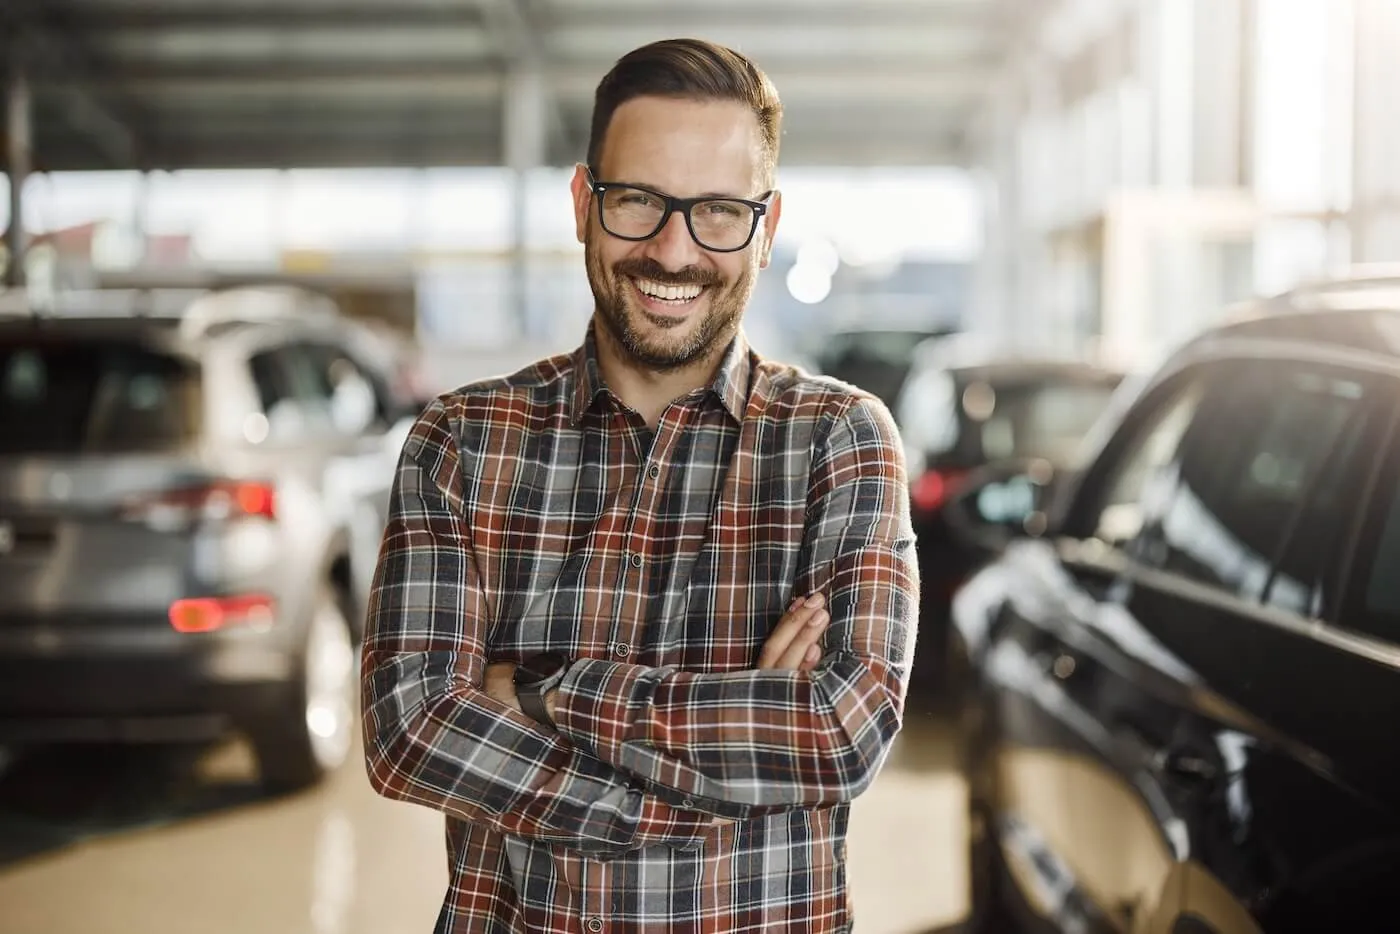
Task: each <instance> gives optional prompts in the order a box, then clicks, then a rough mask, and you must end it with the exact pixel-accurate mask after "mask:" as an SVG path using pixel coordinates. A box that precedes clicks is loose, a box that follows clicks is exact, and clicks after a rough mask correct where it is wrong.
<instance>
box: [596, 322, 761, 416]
mask: <svg viewBox="0 0 1400 934" xmlns="http://www.w3.org/2000/svg"><path fill="white" fill-rule="evenodd" d="M595 327H596V325H594V324H592V323H590V324H589V326H588V332H587V334H586V335H585V336H584V339H583V345H582V346H581V347H579V349H578V350H576V351H574V373H575V374H576V376H575V384H574V397H573V404H572V408H571V411H570V413H569V415H570V422H571V424H573V425H574V426H577V425H578V424H579V422H580V421H581V420H582V419H583V417H584V415H586V414H587V413H588V410H589V409H591V408H593V406H594V405H596V404H597V402H598V398H599V396H602V395H604V394H606V393H608V387H607V384H606V383H604V382H603V373H602V370H601V369H600V368H599V366H598V342H597V338H596V336H595V334H594V328H595ZM752 373H753V360H752V359H751V356H750V353H749V342H748V338H747V337H745V336H744V332H743V331H742V330H740V331H739V333H738V334H737V335H736V336H735V338H734V340H733V341H731V342H730V344H729V348H728V349H727V350H726V351H725V353H724V359H723V361H721V363H720V366H719V370H718V371H717V372H716V373H715V378H714V381H713V382H711V383H710V388H709V391H710V392H711V393H713V394H714V395H715V397H716V398H718V399H719V401H720V404H721V405H723V406H724V409H725V411H726V412H728V413H729V416H730V418H733V419H734V421H735V422H742V421H743V420H744V409H745V407H746V406H747V404H748V396H749V379H750V377H751V376H752Z"/></svg>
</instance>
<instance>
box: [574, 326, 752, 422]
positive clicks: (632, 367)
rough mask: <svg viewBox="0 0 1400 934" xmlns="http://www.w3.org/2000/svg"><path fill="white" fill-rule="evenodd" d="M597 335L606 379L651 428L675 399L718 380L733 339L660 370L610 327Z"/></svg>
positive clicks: (603, 375)
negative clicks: (630, 351)
mask: <svg viewBox="0 0 1400 934" xmlns="http://www.w3.org/2000/svg"><path fill="white" fill-rule="evenodd" d="M595 334H596V338H597V344H598V369H599V370H600V372H601V373H602V377H603V381H604V382H605V383H607V386H608V388H609V389H610V390H612V392H613V393H614V394H615V395H616V396H617V397H618V398H619V399H621V400H622V403H623V404H624V405H626V406H627V407H628V408H630V409H632V410H634V411H636V412H637V413H638V414H640V415H641V416H642V417H643V418H644V419H646V423H647V425H648V426H650V427H651V428H655V427H656V426H657V425H658V424H660V422H661V413H663V412H665V411H666V407H667V406H669V405H670V404H671V403H672V402H674V401H676V400H677V399H679V398H681V397H682V396H686V395H689V394H690V393H692V392H694V391H695V390H697V389H703V388H704V387H706V386H709V385H710V384H711V383H712V382H714V379H715V374H716V373H717V372H719V367H720V363H721V362H722V361H723V360H724V352H725V350H727V349H728V345H729V341H720V342H717V346H716V347H715V349H714V350H711V351H708V352H706V353H705V354H703V355H702V356H700V357H699V358H697V359H695V360H693V361H691V362H690V363H687V364H686V365H685V366H681V367H676V368H675V369H667V370H656V369H653V368H651V367H648V366H646V365H644V364H641V363H638V362H637V361H636V360H634V359H633V358H632V357H631V356H630V355H629V354H628V352H627V349H626V348H625V347H623V346H622V345H621V344H620V343H618V341H617V339H616V338H615V337H613V335H612V333H611V332H610V331H609V330H608V329H607V328H606V327H598V328H596V329H595Z"/></svg>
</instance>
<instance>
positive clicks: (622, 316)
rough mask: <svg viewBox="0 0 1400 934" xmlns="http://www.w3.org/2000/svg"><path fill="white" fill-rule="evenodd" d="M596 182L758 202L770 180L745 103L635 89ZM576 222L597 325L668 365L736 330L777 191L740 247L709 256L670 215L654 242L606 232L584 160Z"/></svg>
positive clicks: (700, 353) (763, 262)
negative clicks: (744, 245)
mask: <svg viewBox="0 0 1400 934" xmlns="http://www.w3.org/2000/svg"><path fill="white" fill-rule="evenodd" d="M594 170H595V171H596V172H597V179H596V180H597V181H606V182H614V183H621V184H629V185H639V186H641V187H644V188H650V189H654V190H656V191H659V192H664V193H665V194H668V195H672V196H675V197H679V198H694V197H698V196H701V195H705V196H716V197H731V198H744V199H749V200H753V199H756V198H757V196H758V195H760V194H762V193H763V192H764V191H765V190H767V188H768V187H769V185H770V183H769V180H768V177H767V172H766V168H765V163H764V149H763V137H762V133H761V131H760V129H759V126H758V120H757V118H756V117H754V115H753V113H752V111H750V110H749V108H748V107H746V106H745V105H743V104H740V103H736V102H731V101H703V102H702V101H690V100H676V99H672V98H659V97H640V98H634V99H633V100H630V101H628V102H627V103H625V104H623V105H622V106H621V107H619V108H618V109H617V111H616V112H615V113H614V114H613V119H612V123H611V125H610V126H609V127H608V132H607V136H606V137H605V139H604V141H603V146H602V151H601V154H600V157H599V159H598V165H596V166H594ZM573 194H574V211H575V220H576V222H577V226H578V237H579V240H580V241H581V242H582V243H583V244H584V254H585V258H586V264H587V268H588V282H589V285H590V286H591V287H592V289H593V298H594V301H595V303H596V307H597V311H598V317H599V321H600V323H601V325H602V326H603V327H604V328H606V329H607V331H608V332H609V335H610V336H611V337H612V338H613V339H614V341H615V343H616V344H618V345H619V346H620V347H621V349H622V350H623V352H624V353H626V354H627V355H628V356H629V357H630V358H631V360H632V362H633V363H634V364H636V365H638V366H641V367H644V368H646V369H649V370H653V371H662V372H664V371H667V370H674V369H678V368H681V367H684V366H686V365H687V364H690V363H693V362H696V361H701V360H705V359H708V358H710V357H712V356H716V355H718V354H719V352H720V351H722V350H723V348H724V347H725V346H726V345H728V343H729V341H730V340H731V339H732V338H733V336H734V333H735V331H736V330H737V329H738V326H739V321H740V318H741V317H742V316H743V312H744V308H745V307H746V306H747V305H748V301H749V296H750V295H751V294H752V293H753V286H754V281H755V280H756V279H757V276H758V270H759V269H761V268H763V267H764V266H767V265H768V260H769V254H770V251H771V249H772V242H773V232H774V230H775V229H776V227H777V222H778V215H779V204H778V198H777V196H774V198H773V199H772V201H771V202H770V208H769V211H768V213H767V214H766V215H765V216H764V217H763V218H761V219H760V223H759V228H758V231H757V233H756V234H755V236H754V238H753V241H752V242H751V243H750V244H749V245H748V247H747V248H745V249H743V250H740V251H738V252H735V253H715V252H712V251H710V250H706V249H705V248H703V247H701V246H700V245H699V244H697V243H696V242H695V240H694V239H693V238H692V237H691V235H690V231H689V229H688V228H687V227H686V222H685V217H684V216H683V215H682V214H680V213H676V214H673V215H671V216H670V217H669V218H668V219H667V221H666V225H665V226H664V227H662V229H661V231H660V232H659V233H658V234H657V235H656V236H655V237H652V238H651V239H650V240H643V241H636V242H634V241H629V240H621V239H618V238H617V237H614V236H612V235H610V234H608V233H607V232H606V231H604V230H603V229H602V227H601V225H600V224H599V220H598V206H597V203H596V201H595V199H594V197H593V196H592V194H591V192H590V190H589V187H588V177H587V173H586V171H585V170H584V168H583V167H582V166H580V167H579V169H578V171H577V172H576V173H575V175H574V181H573Z"/></svg>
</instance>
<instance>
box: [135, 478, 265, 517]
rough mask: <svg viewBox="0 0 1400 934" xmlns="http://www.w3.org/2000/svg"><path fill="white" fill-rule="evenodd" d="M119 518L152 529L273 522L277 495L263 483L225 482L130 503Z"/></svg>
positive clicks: (165, 493) (170, 491) (148, 497)
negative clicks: (242, 521) (244, 520)
mask: <svg viewBox="0 0 1400 934" xmlns="http://www.w3.org/2000/svg"><path fill="white" fill-rule="evenodd" d="M122 517H123V518H125V519H129V520H132V521H137V522H145V523H147V524H148V525H150V526H152V527H154V528H180V527H183V526H186V525H189V524H190V523H192V522H195V521H199V520H208V521H219V520H223V519H237V518H262V519H275V518H277V493H276V491H275V490H274V489H273V488H272V487H271V486H270V485H269V484H266V483H254V482H249V481H241V480H225V481H217V482H213V483H206V484H201V485H199V486H189V487H175V488H172V489H169V490H162V491H160V492H156V493H151V494H149V495H146V496H142V497H139V498H136V499H133V500H131V501H130V502H128V503H127V504H126V506H125V507H124V508H123V509H122Z"/></svg>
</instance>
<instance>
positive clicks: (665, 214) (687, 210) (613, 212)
mask: <svg viewBox="0 0 1400 934" xmlns="http://www.w3.org/2000/svg"><path fill="white" fill-rule="evenodd" d="M585 168H586V170H587V172H588V187H589V188H590V189H592V191H593V194H594V195H596V196H597V201H598V221H599V222H600V223H601V224H602V225H603V230H605V231H607V232H608V233H609V234H611V235H612V236H614V237H617V238H618V239H619V240H650V239H651V238H652V237H654V236H656V235H657V234H659V233H661V228H662V227H665V226H666V222H667V221H668V220H670V219H671V215H672V214H674V213H676V212H677V211H680V212H681V214H683V215H684V216H685V225H686V227H688V228H689V229H690V236H691V237H692V238H693V239H694V240H695V242H696V243H698V244H700V246H702V247H704V248H705V249H707V250H709V251H711V252H713V253H737V252H738V251H739V250H742V249H744V248H745V247H747V246H748V245H749V243H751V242H752V241H753V235H754V233H756V232H757V231H758V222H759V221H760V220H761V219H762V218H763V215H765V214H767V213H768V202H769V199H771V198H772V197H773V194H774V192H772V191H767V192H764V193H763V194H761V195H759V196H758V198H757V200H752V201H751V200H749V199H747V198H675V197H672V196H671V195H668V194H666V193H665V192H661V191H656V190H654V189H651V188H643V187H642V186H640V185H624V184H621V183H619V182H600V181H597V180H596V179H595V178H594V177H593V169H592V168H589V167H585Z"/></svg>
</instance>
